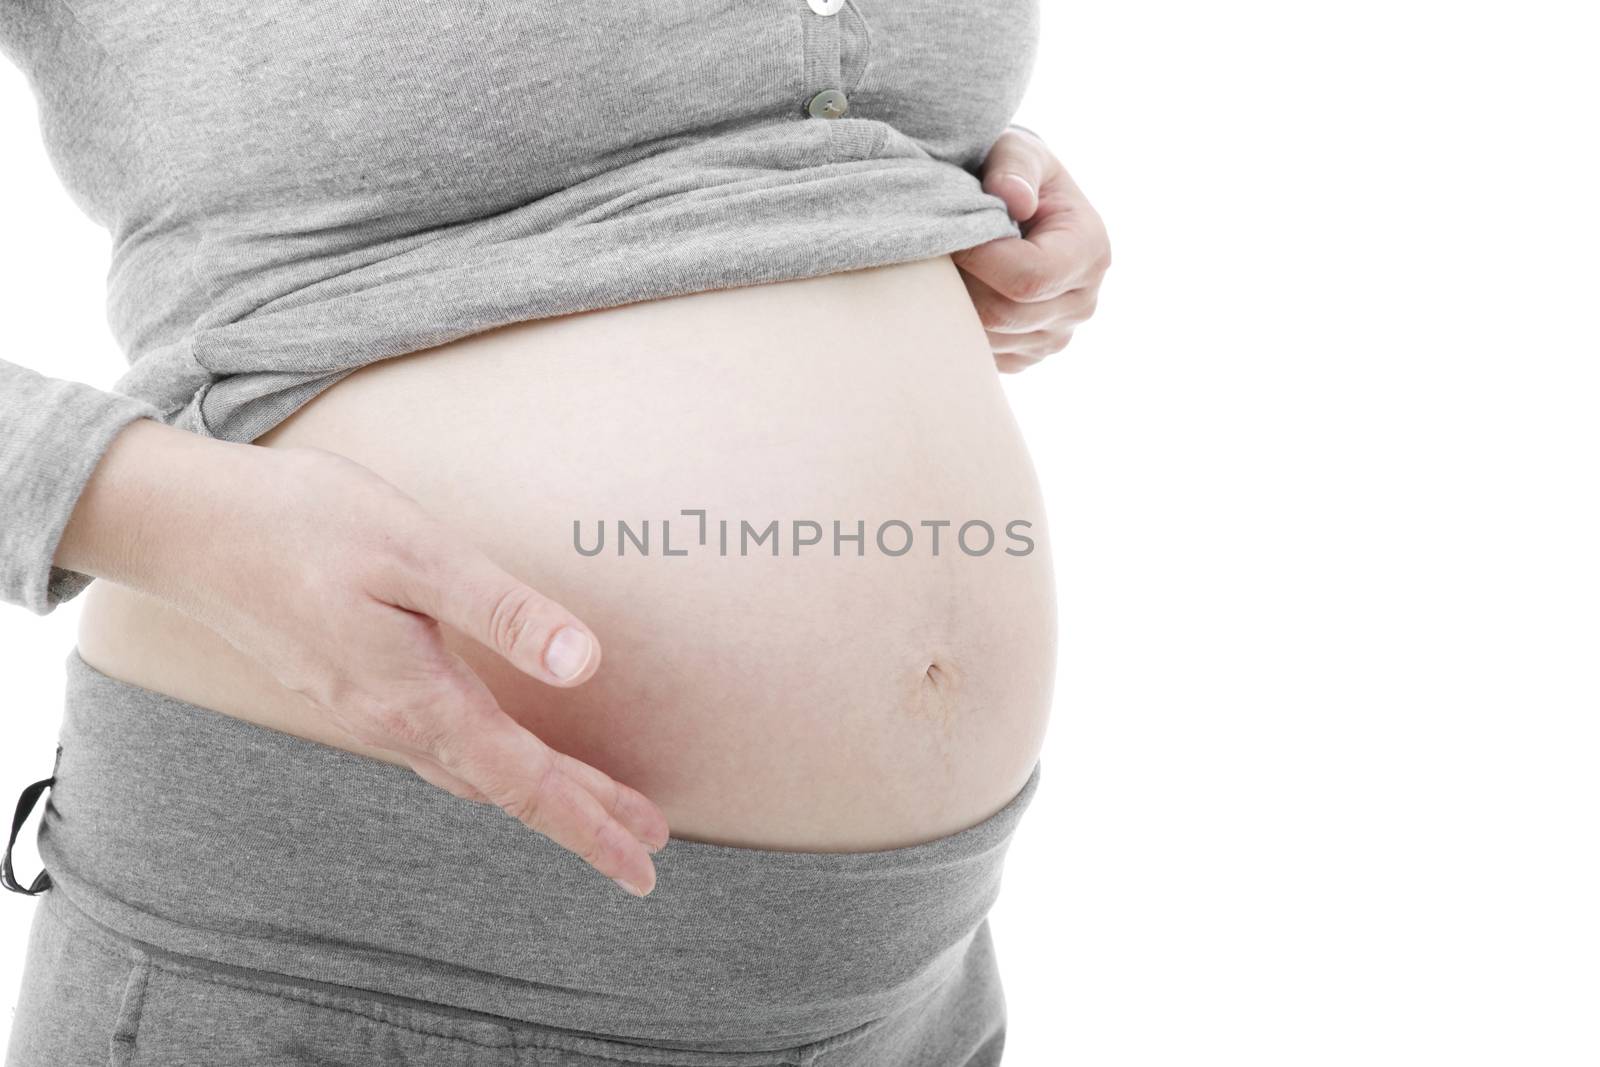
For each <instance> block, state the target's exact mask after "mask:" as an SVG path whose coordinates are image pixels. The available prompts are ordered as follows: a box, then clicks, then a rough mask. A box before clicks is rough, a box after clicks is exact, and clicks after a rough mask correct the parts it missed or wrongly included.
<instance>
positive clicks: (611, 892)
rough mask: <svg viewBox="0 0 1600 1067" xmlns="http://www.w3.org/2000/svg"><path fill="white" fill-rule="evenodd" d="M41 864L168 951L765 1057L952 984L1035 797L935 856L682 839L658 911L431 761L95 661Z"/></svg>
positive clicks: (68, 720)
mask: <svg viewBox="0 0 1600 1067" xmlns="http://www.w3.org/2000/svg"><path fill="white" fill-rule="evenodd" d="M60 741H61V751H60V755H59V761H58V764H57V770H56V781H55V784H54V786H53V787H52V788H51V793H50V799H49V803H48V805H47V806H46V810H45V813H44V816H43V818H42V820H41V823H40V830H39V852H40V856H41V858H42V859H43V861H44V864H45V867H46V869H47V870H48V871H49V872H50V875H51V878H52V879H53V882H54V888H53V889H51V892H60V893H63V894H64V895H65V897H66V898H67V899H68V900H70V901H71V902H72V903H73V904H75V905H77V906H78V907H79V908H80V909H81V910H83V911H84V912H86V913H87V914H88V915H89V916H90V917H91V918H93V919H95V920H98V921H99V922H100V923H102V924H103V925H105V926H107V927H109V928H111V929H112V930H115V931H117V932H119V933H121V934H123V935H124V936H127V937H132V938H135V939H137V940H139V941H143V942H146V943H148V944H150V945H153V946H156V947H159V948H161V949H165V950H167V951H170V952H178V953H183V954H186V955H190V956H195V957H199V958H201V959H205V960H211V961H214V962H217V963H223V964H231V965H237V966H245V967H254V968H260V969H265V970H269V971H272V972H274V973H277V974H282V975H287V976H291V977H298V978H303V979H309V980H314V981H327V982H336V983H339V984H342V985H347V986H354V987H358V988H361V989H367V990H371V991H373V992H376V993H383V994H391V995H396V996H404V997H413V998H420V999H424V1000H428V1001H431V1002H434V1003H436V1004H441V1005H449V1006H453V1007H458V1008H463V1009H467V1010H472V1011H479V1012H487V1013H490V1014H493V1015H497V1016H502V1017H505V1018H509V1019H516V1020H524V1021H528V1022H535V1023H543V1024H547V1025H552V1026H559V1027H565V1028H571V1029H575V1030H581V1031H584V1032H587V1033H592V1034H604V1035H610V1036H616V1037H621V1038H630V1037H631V1038H639V1039H649V1040H655V1041H674V1042H683V1043H684V1044H685V1045H687V1046H692V1047H699V1048H706V1049H711V1048H725V1049H733V1050H744V1051H757V1050H762V1049H771V1048H779V1047H784V1046H791V1045H794V1044H796V1043H798V1042H802V1041H810V1040H819V1039H821V1038H824V1037H828V1036H831V1035H834V1034H839V1033H843V1032H844V1031H846V1030H849V1029H851V1028H853V1027H855V1026H859V1025H862V1024H865V1023H867V1022H870V1021H871V1020H874V1019H877V1018H881V1017H883V1016H885V1015H888V1014H891V1013H893V1012H895V1011H898V1010H900V1009H902V1008H904V1007H907V1006H909V1005H911V1004H913V1003H914V1002H915V1001H917V1000H918V999H919V998H920V997H922V996H924V995H926V994H927V993H929V992H930V991H931V990H933V989H935V988H936V987H937V986H938V985H939V983H940V982H941V981H943V979H944V978H945V977H947V976H948V975H949V974H950V973H951V970H952V969H953V968H954V967H956V966H957V965H958V964H959V962H960V960H961V957H962V955H963V953H964V952H965V950H966V948H967V946H968V943H969V941H970V939H971V938H972V937H973V935H974V933H975V931H976V930H977V927H978V925H979V924H980V923H981V922H982V921H983V919H984V917H985V915H986V914H987V913H988V911H989V908H990V906H991V905H992V904H993V903H994V900H995V898H996V895H997V894H998V892H999V889H1000V878H1001V868H1002V865H1003V861H1004V855H1005V851H1006V848H1007V846H1008V844H1009V842H1010V839H1011V836H1012V833H1013V831H1014V829H1015V828H1016V826H1017V823H1018V820H1019V819H1020V818H1021V817H1022V814H1023V812H1024V810H1025V809H1026V808H1027V806H1028V803H1029V801H1030V800H1031V799H1032V797H1033V794H1034V792H1035V791H1036V789H1037V787H1038V783H1039V767H1038V766H1037V765H1036V766H1035V767H1034V769H1033V773H1032V775H1031V776H1030V777H1029V779H1028V781H1027V784H1026V785H1025V786H1024V787H1023V788H1022V790H1021V791H1020V792H1019V793H1018V794H1017V795H1016V796H1015V797H1014V798H1013V799H1012V800H1011V801H1010V802H1009V803H1008V804H1007V805H1006V806H1005V807H1004V808H1002V809H1001V810H1000V811H999V812H997V813H996V814H995V815H993V816H992V817H990V818H989V819H986V820H984V821H983V822H980V823H978V824H977V825H975V826H972V827H970V828H968V829H966V830H963V831H960V832H958V833H955V834H952V835H950V836H947V837H942V838H939V839H937V840H934V841H930V842H927V843H925V844H920V845H914V846H910V847H907V848H898V849H889V850H884V851H878V852H857V853H823V852H785V851H771V850H764V849H750V848H736V847H728V846H723V845H712V844H706V843H702V842H692V841H685V840H681V839H678V838H674V839H672V840H671V841H670V842H669V843H668V844H667V846H666V847H665V848H664V849H662V850H661V851H660V852H659V853H657V854H656V857H655V861H656V869H657V885H656V888H655V890H654V892H652V893H651V894H650V895H649V896H648V897H645V898H642V899H635V898H633V897H630V896H628V895H627V894H625V893H622V892H621V891H619V890H618V889H617V888H616V887H615V886H613V885H612V884H611V883H610V882H609V881H607V880H606V879H605V878H603V877H601V876H599V875H598V874H596V873H595V872H594V871H593V870H592V869H591V868H589V867H588V866H587V865H585V864H584V863H583V862H582V861H580V860H579V859H578V858H577V857H576V856H574V855H572V854H571V853H569V852H567V851H566V850H564V849H562V848H560V847H558V846H556V845H554V844H553V843H551V842H550V841H549V840H548V839H546V838H544V837H541V836H539V835H538V834H535V833H533V832H532V831H530V830H527V829H526V828H525V827H523V826H522V824H521V823H519V822H517V821H516V820H514V819H513V818H511V817H510V816H509V815H506V814H505V813H503V812H501V811H500V810H499V809H497V808H494V807H490V806H487V805H480V804H473V803H470V802H468V801H465V800H461V799H459V798H457V797H454V796H451V795H450V794H448V793H446V792H444V791H443V790H440V789H437V788H435V787H433V786H431V785H429V784H427V783H426V782H424V781H422V779H420V778H418V777H417V776H416V775H415V774H413V773H412V772H411V771H410V770H408V769H406V768H403V767H397V766H394V765H392V764H388V763H383V762H380V761H377V760H372V759H368V758H366V757H363V756H358V755H355V754H353V753H349V752H345V751H343V750H341V749H337V748H333V747H330V746H327V745H322V744H319V743H317V742H313V741H308V740H305V739H303V738H299V737H296V736H294V735H291V734H286V733H282V732H279V731H276V730H271V729H268V728H266V727H262V726H258V725H255V724H253V723H249V722H246V721H244V720H241V719H236V718H233V717H231V716H228V715H224V714H221V713H218V712H215V711H211V710H209V709H206V708H201V707H198V706H196V705H193V704H188V703H185V702H183V701H179V700H174V699H172V698H170V697H167V696H165V695H162V694H159V693H155V692H152V691H150V690H146V689H141V688H138V687H136V686H132V685H129V684H127V683H124V682H121V681H117V680H115V679H113V678H110V677H108V676H106V675H104V674H102V673H100V672H99V671H96V670H95V669H94V668H92V667H90V666H89V665H88V664H87V663H86V662H84V661H83V659H82V658H81V657H80V656H79V655H78V654H77V652H76V650H74V652H73V653H72V654H71V655H70V656H69V657H68V659H67V699H66V708H65V715H64V719H63V725H62V730H61V736H60Z"/></svg>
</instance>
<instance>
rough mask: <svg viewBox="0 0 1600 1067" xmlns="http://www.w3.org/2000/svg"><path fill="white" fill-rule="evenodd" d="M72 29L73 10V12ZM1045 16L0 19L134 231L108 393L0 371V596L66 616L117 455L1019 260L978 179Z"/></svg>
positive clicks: (224, 11) (116, 231) (61, 137)
mask: <svg viewBox="0 0 1600 1067" xmlns="http://www.w3.org/2000/svg"><path fill="white" fill-rule="evenodd" d="M69 4H70V6H69ZM1038 16H1039V12H1038V0H697V2H695V3H687V2H680V0H607V2H605V3H599V2H592V3H585V2H579V0H568V2H565V3H558V2H555V0H542V2H521V3H518V2H514V0H495V2H486V0H480V2H448V3H447V2H432V3H427V2H422V0H413V2H411V3H398V2H394V0H348V2H344V3H338V4H299V3H290V2H286V0H254V2H252V3H248V4H246V3H243V2H240V0H213V2H210V3H205V4H192V3H183V2H176V3H175V2H171V0H115V2H113V0H0V49H3V50H4V51H5V53H6V54H7V55H8V56H9V57H10V58H11V59H12V60H13V61H14V62H15V63H16V64H17V65H18V66H19V67H20V68H21V69H22V70H23V72H24V73H25V74H26V75H27V76H28V78H29V80H30V83H31V84H32V86H33V89H34V92H35V95H36V98H37V100H38V105H39V113H40V124H41V129H42V132H43V136H44V139H45V144H46V146H47V148H48V150H49V152H50V155H51V158H52V160H53V161H54V164H55V166H56V169H57V171H58V173H59V174H60V176H61V178H62V180H63V182H64V183H65V185H66V186H67V188H68V189H69V190H70V191H71V193H72V195H73V197H74V199H75V200H76V201H77V202H78V203H79V204H80V205H81V206H82V208H83V209H84V211H85V212H87V213H88V214H89V215H90V216H91V217H92V218H94V219H95V220H96V221H98V222H100V223H101V224H102V225H104V226H105V227H106V228H107V229H108V231H109V232H110V235H111V264H110V271H109V274H108V289H107V305H108V313H109V320H110V323H111V328H112V331H113V333H114V334H115V336H116V338H117V340H118V342H119V343H120V344H121V346H122V348H123V349H124V351H125V352H126V354H127V357H128V359H129V361H130V363H131V367H130V369H129V370H128V372H127V373H126V374H125V375H123V376H122V378H121V379H120V380H119V381H118V382H117V384H116V388H115V390H114V391H106V390H100V389H96V388H93V387H90V386H88V385H85V384H83V383H81V382H72V381H63V380H59V379H52V378H48V377H44V376H41V375H38V374H36V373H33V372H32V371H29V370H27V369H24V368H22V367H18V366H15V365H13V364H10V363H6V362H4V361H0V508H3V511H0V599H3V600H5V601H7V602H10V603H14V604H20V605H23V606H25V607H27V608H29V609H31V610H33V611H35V612H37V613H39V614H45V613H47V612H49V611H50V610H51V609H53V608H54V607H55V606H56V605H57V604H59V603H60V602H62V601H64V600H66V599H68V598H70V597H72V596H74V595H76V594H77V593H78V592H79V591H81V590H82V589H83V587H84V586H86V585H87V584H88V582H89V579H88V578H87V577H86V576H84V575H81V574H76V573H74V572H70V571H66V570H62V569H60V568H56V567H53V566H52V565H51V560H52V558H53V556H54V554H55V547H56V545H57V543H58V542H59V539H60V536H61V531H62V528H63V527H64V526H65V525H66V522H67V519H68V518H69V517H70V515H71V511H72V507H73V505H74V504H75V502H76V501H77V498H78V496H79V494H80V493H81V492H82V489H83V485H84V482H85V481H86V480H87V479H88V476H89V474H90V472H91V471H92V470H93V468H94V466H95V464H96V463H97V462H98V461H99V457H100V456H101V454H102V453H103V451H104V450H105V448H106V446H107V445H108V444H109V442H110V441H111V439H112V438H113V437H114V436H115V434H116V433H117V432H118V431H119V430H120V429H121V428H122V427H123V426H125V425H126V424H127V423H128V422H130V421H131V420H133V419H136V418H139V417H150V418H155V419H159V420H161V421H163V422H165V423H167V424H169V425H173V426H177V427H180V428H183V429H187V430H191V431H193V432H196V433H201V434H206V435H209V436H213V437H217V438H222V439H226V440H232V441H250V440H253V439H254V438H256V437H257V436H259V435H260V434H262V433H264V432H265V431H267V430H268V429H270V428H272V427H273V426H274V425H276V424H277V423H278V422H280V421H281V420H283V419H284V418H286V417H287V416H288V415H289V414H291V413H292V412H293V411H294V410H296V409H297V408H298V407H300V406H301V405H303V404H304V403H306V402H307V401H308V400H310V399H311V398H312V397H313V396H315V395H316V394H317V393H318V392H319V391H320V390H322V389H325V388H327V387H328V386H329V385H331V384H333V383H334V382H336V381H338V380H339V379H340V378H341V377H343V376H344V375H346V374H348V373H350V372H351V371H353V370H355V369H356V368H358V367H361V366H364V365H366V364H369V363H372V362H374V361H376V360H380V359H385V358H388V357H391V356H396V355H400V354H403V353H406V352H412V351H416V350H418V349H421V348H427V347H430V346H433V345H438V344H442V343H444V342H447V341H450V340H453V339H455V338H459V337H462V336H465V335H467V334H471V333H475V332H478V331H481V330H486V329H490V328H492V327H495V326H500V325H505V324H507V323H511V322H517V321H522V320H526V319H536V318H542V317H546V316H552V315H560V314H565V313H568V312H574V311H581V310H587V309H592V308H601V307H612V306H617V305H621V304H627V303H633V302H636V301H641V300H648V299H653V298H657V297H663V296H671V295H676V294H682V293H688V292H695V291H701V290H707V289H720V288H731V287H734V286H739V285H747V284H753V283H758V282H767V281H777V280H782V279H791V278H801V277H809V276H813V275H819V274H828V273H833V272H836V271H844V270H852V269H857V268H861V267H868V266H877V265H882V264H887V263H894V262H903V261H907V260H913V259H920V258H924V257H928V256H934V255H940V254H943V253H946V252H952V251H956V250H958V249H961V248H967V247H971V246H973V245H976V244H981V243H983V242H985V241H989V240H992V239H994V238H998V237H1004V236H1008V235H1010V236H1015V235H1017V234H1018V233H1019V230H1018V227H1017V225H1016V224H1015V223H1014V222H1013V221H1012V219H1011V218H1010V216H1009V214H1008V213H1007V211H1006V208H1005V205H1004V203H1003V202H1002V201H1001V200H999V199H998V198H996V197H993V196H990V195H989V194H987V193H985V192H984V191H983V190H982V188H981V186H980V183H979V180H978V177H977V175H978V168H979V166H980V165H981V163H982V161H983V158H984V156H985V155H986V153H987V150H988V148H989V146H990V145H991V144H992V143H993V142H994V140H995V138H996V137H998V136H999V134H1000V133H1001V132H1002V131H1003V130H1004V129H1005V127H1006V125H1007V123H1008V121H1009V120H1010V118H1011V117H1012V115H1013V113H1014V112H1015V110H1016V107H1017V105H1018V104H1019V102H1020V101H1021V98H1022V95H1023V91H1024V89H1025V87H1026V85H1027V82H1028V80H1029V77H1030V75H1031V72H1032V68H1033V61H1034V55H1035V51H1036V46H1037V40H1038Z"/></svg>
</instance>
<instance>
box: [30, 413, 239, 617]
mask: <svg viewBox="0 0 1600 1067" xmlns="http://www.w3.org/2000/svg"><path fill="white" fill-rule="evenodd" d="M257 451H259V449H255V448H254V447H253V446H250V445H239V444H233V443H230V442H225V441H218V440H214V439H212V438H208V437H202V436H200V435H198V434H194V433H190V432H188V431H185V430H177V429H174V428H172V427H170V426H167V425H165V424H163V423H160V422H157V421H155V420H153V419H138V420H135V421H134V422H131V423H129V424H128V425H127V426H126V427H124V428H123V430H122V431H121V432H120V433H118V434H117V435H116V437H114V438H113V439H112V441H111V443H110V445H109V446H107V448H106V450H105V452H104V453H103V455H102V456H101V459H100V462H99V464H98V465H97V466H96V467H95V469H94V472H93V474H92V475H91V476H90V478H89V480H88V482H87V483H86V484H85V485H84V488H83V492H82V493H81V494H80V495H79V497H78V500H77V503H76V505H75V506H74V507H73V509H72V514H71V517H70V518H69V519H68V521H67V525H66V527H65V528H64V529H63V531H62V534H61V540H60V542H59V544H58V545H57V548H56V553H55V566H57V567H60V568H63V569H66V570H70V571H76V572H79V573H82V574H87V575H93V576H94V577H97V578H107V579H110V580H111V581H114V582H118V583H119V584H124V585H128V586H130V587H132V588H135V589H141V590H147V591H150V590H154V589H157V588H164V587H167V586H168V585H169V584H170V583H171V582H172V581H174V580H181V576H180V575H177V574H174V573H170V572H172V571H174V570H175V569H176V568H178V567H181V565H182V562H183V560H184V559H185V558H186V552H188V551H200V550H203V548H204V546H203V545H201V544H194V545H187V546H186V544H185V541H186V540H192V539H193V538H195V537H202V538H203V537H205V536H206V532H207V531H215V530H216V525H215V518H216V513H215V509H216V506H217V500H218V497H219V496H220V495H221V494H222V493H223V492H224V486H223V485H222V483H224V482H232V483H233V484H234V485H236V486H237V485H239V484H247V483H244V482H243V481H242V479H244V478H247V477H248V472H249V467H248V463H249V460H250V458H251V457H250V456H247V455H245V454H244V453H247V452H249V453H254V452H257Z"/></svg>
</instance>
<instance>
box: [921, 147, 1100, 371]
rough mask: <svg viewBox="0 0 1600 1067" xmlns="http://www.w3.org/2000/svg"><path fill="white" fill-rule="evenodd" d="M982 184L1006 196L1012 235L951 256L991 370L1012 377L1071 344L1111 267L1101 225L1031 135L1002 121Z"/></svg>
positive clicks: (1069, 179) (1058, 164) (1057, 163)
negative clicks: (1015, 228)
mask: <svg viewBox="0 0 1600 1067" xmlns="http://www.w3.org/2000/svg"><path fill="white" fill-rule="evenodd" d="M982 179H983V188H984V191H985V192H988V193H990V194H992V195H994V196H997V197H999V198H1000V199H1002V200H1004V201H1005V202H1006V207H1007V209H1008V210H1009V211H1010V212H1011V217H1012V218H1014V219H1016V220H1017V222H1018V223H1019V224H1021V228H1022V236H1021V237H1008V238H1001V239H1000V240H997V241H990V242H988V243H987V244H982V245H977V246H975V247H973V248H968V249H964V250H962V251H960V252H956V253H955V254H954V255H952V256H951V259H953V260H954V261H955V264H956V266H957V268H959V269H960V271H961V276H962V280H963V281H964V282H965V283H966V286H967V292H968V293H970V294H971V296H972V303H973V306H974V307H976V308H977V309H978V318H979V319H980V320H981V321H982V322H983V325H984V328H985V329H986V330H987V331H988V334H989V344H990V346H991V347H992V348H993V349H994V353H995V366H997V367H998V368H999V369H1000V370H1001V371H1002V372H1004V373H1007V374H1015V373H1017V372H1018V371H1021V370H1024V369H1026V368H1028V367H1031V366H1033V365H1034V364H1035V363H1038V362H1039V361H1040V360H1042V359H1044V358H1045V357H1046V356H1049V355H1051V354H1053V353H1055V352H1059V351H1061V350H1062V349H1063V348H1065V347H1066V346H1067V344H1068V343H1069V342H1070V341H1071V340H1072V332H1073V330H1075V329H1076V328H1077V327H1078V326H1080V325H1081V324H1082V323H1084V322H1085V321H1087V320H1088V318H1089V317H1090V316H1091V315H1093V314H1094V310H1095V305H1096V303H1097V301H1098V300H1099V294H1100V282H1101V279H1103V278H1104V277H1105V273H1106V270H1107V269H1108V268H1109V267H1110V266H1111V242H1110V240H1109V238H1108V237H1107V236H1106V228H1105V223H1104V222H1102V221H1101V219H1100V215H1099V213H1098V212H1096V211H1095V209H1094V207H1093V206H1092V205H1090V203H1089V201H1088V199H1087V198H1086V197H1085V196H1084V195H1083V191H1082V190H1081V189H1079V188H1078V186H1077V183H1075V182H1074V181H1073V180H1072V176H1071V175H1070V174H1068V173H1067V170H1066V168H1065V167H1063V166H1062V165H1061V161H1060V160H1058V159H1056V157H1055V155H1054V153H1052V152H1051V151H1050V149H1049V148H1048V147H1047V146H1046V145H1045V143H1044V142H1043V141H1042V140H1040V139H1039V138H1038V137H1037V136H1036V135H1034V134H1033V133H1031V132H1029V131H1027V130H1022V129H1018V128H1016V127H1012V128H1010V129H1008V130H1006V132H1005V133H1003V134H1001V135H1000V138H999V139H998V140H997V141H996V142H995V143H994V146H993V147H992V148H991V149H990V150H989V155H988V157H987V158H986V159H985V160H984V164H983V175H982Z"/></svg>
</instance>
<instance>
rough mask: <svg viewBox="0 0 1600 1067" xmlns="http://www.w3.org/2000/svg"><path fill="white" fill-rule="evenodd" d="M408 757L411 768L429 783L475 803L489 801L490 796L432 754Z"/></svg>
mask: <svg viewBox="0 0 1600 1067" xmlns="http://www.w3.org/2000/svg"><path fill="white" fill-rule="evenodd" d="M406 758H407V759H408V760H409V761H410V762H411V769H412V770H414V771H416V772H417V774H418V776H419V777H421V778H422V780H423V781H425V782H427V783H428V784H430V785H436V786H438V787H439V788H440V789H443V790H444V791H445V792H447V793H453V794H455V795H456V796H458V797H460V798H461V799H462V800H470V801H472V802H473V803H474V804H487V803H488V802H489V798H488V797H486V796H484V795H483V793H482V792H481V791H480V790H478V789H477V788H476V787H474V786H471V785H468V784H467V783H466V782H464V781H462V780H461V779H460V778H457V777H456V776H455V775H453V774H451V773H450V772H449V771H447V770H445V769H444V765H443V764H441V763H440V762H439V761H438V760H436V759H434V758H433V757H432V756H425V755H420V754H418V755H408V756H407V757H406Z"/></svg>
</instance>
